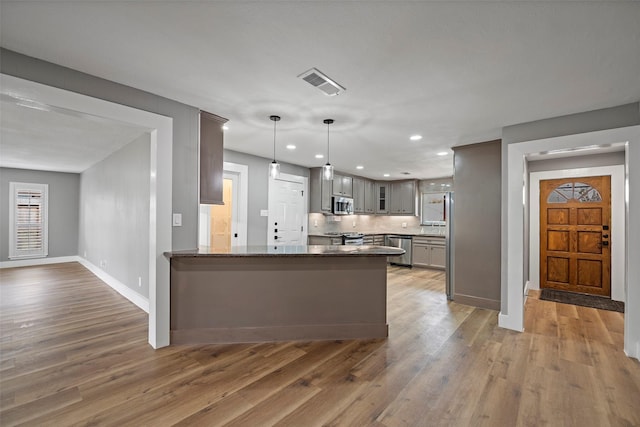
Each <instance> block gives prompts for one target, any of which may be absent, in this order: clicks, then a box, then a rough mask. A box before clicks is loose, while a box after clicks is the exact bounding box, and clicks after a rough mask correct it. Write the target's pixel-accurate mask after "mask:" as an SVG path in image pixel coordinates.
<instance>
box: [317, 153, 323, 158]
mask: <svg viewBox="0 0 640 427" xmlns="http://www.w3.org/2000/svg"><path fill="white" fill-rule="evenodd" d="M322 158H324V155H323V154H316V159H322Z"/></svg>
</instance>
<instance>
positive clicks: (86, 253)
mask: <svg viewBox="0 0 640 427" xmlns="http://www.w3.org/2000/svg"><path fill="white" fill-rule="evenodd" d="M149 158H150V139H149V134H145V135H143V136H141V137H140V138H138V139H136V140H135V141H133V142H131V143H129V144H128V145H126V146H125V147H123V148H121V149H120V150H118V151H116V152H115V153H113V154H111V155H110V156H109V157H107V158H106V159H104V160H102V161H101V162H99V163H97V164H95V165H94V166H92V167H91V168H89V169H87V170H86V171H84V172H83V173H82V174H81V178H80V222H79V224H80V225H79V229H80V232H79V243H78V251H79V253H80V255H81V256H83V257H84V258H86V259H87V260H88V261H90V262H91V263H92V264H93V265H95V266H98V267H100V268H101V269H102V270H104V271H105V272H106V273H108V274H110V275H111V276H113V277H115V278H116V279H118V280H119V281H120V282H121V283H123V284H124V285H126V286H127V287H129V288H131V289H132V290H134V291H135V292H137V293H139V294H141V295H143V296H144V297H146V298H148V297H149V226H150V219H149V218H150V212H149V211H150V201H149V198H150V161H149ZM139 277H140V278H141V282H142V286H138V278H139Z"/></svg>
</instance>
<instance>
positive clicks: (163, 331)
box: [0, 73, 173, 348]
mask: <svg viewBox="0 0 640 427" xmlns="http://www.w3.org/2000/svg"><path fill="white" fill-rule="evenodd" d="M0 81H2V82H11V86H18V85H19V86H20V87H24V88H26V89H27V92H28V93H31V94H33V97H34V99H36V100H38V101H40V102H42V103H44V104H48V105H55V106H57V107H60V108H66V109H68V110H72V111H78V112H82V113H86V114H91V115H94V116H97V117H103V118H107V119H110V120H116V121H120V122H123V123H129V124H132V125H136V126H140V127H143V128H146V129H147V131H148V133H149V139H150V144H149V146H150V150H149V151H150V153H149V162H150V163H149V169H150V170H149V173H150V177H149V206H150V209H149V224H148V227H149V242H148V249H147V250H148V256H149V296H148V298H147V299H146V301H145V298H144V297H142V296H141V297H140V298H137V297H134V294H135V292H129V291H128V290H129V289H130V288H127V287H126V286H124V285H123V286H120V282H119V281H117V280H116V279H113V278H112V276H110V275H108V274H106V273H104V274H103V272H102V270H101V269H99V268H98V267H95V266H93V264H91V263H89V262H88V261H87V260H85V259H84V257H81V256H80V255H78V258H77V259H78V261H79V262H80V263H82V264H83V265H84V266H85V267H87V268H88V269H90V270H91V271H92V272H93V273H95V274H97V275H98V277H99V278H100V279H101V280H102V281H104V282H105V283H106V284H107V285H109V286H111V287H112V288H113V289H115V290H116V291H117V292H118V293H120V294H121V295H122V296H124V297H125V298H127V299H129V300H130V301H131V302H133V303H134V304H136V305H137V306H138V307H140V308H141V309H142V310H145V311H147V312H148V313H149V320H148V325H149V329H148V342H149V344H150V345H151V346H152V347H153V348H160V347H165V346H168V345H169V341H170V337H169V331H170V324H169V323H170V312H169V302H170V292H169V279H170V278H169V267H170V265H169V259H168V258H167V257H165V256H164V253H165V252H169V251H171V250H172V232H173V227H172V224H171V218H172V213H173V211H172V192H173V184H172V180H173V163H172V158H173V118H171V117H166V116H162V115H160V114H157V113H152V112H149V111H145V110H141V109H138V108H134V107H130V106H128V105H122V104H117V103H115V102H111V101H107V100H104V99H101V98H96V97H93V96H89V95H85V94H82V93H77V92H73V91H71V90H67V89H61V88H57V87H53V86H49V85H47V84H44V83H39V82H37V81H33V80H28V79H23V78H19V77H14V76H10V75H8V74H2V73H0ZM78 226H79V225H78ZM94 267H95V268H94ZM145 302H146V303H148V307H147V306H146V305H145V304H144V303H145Z"/></svg>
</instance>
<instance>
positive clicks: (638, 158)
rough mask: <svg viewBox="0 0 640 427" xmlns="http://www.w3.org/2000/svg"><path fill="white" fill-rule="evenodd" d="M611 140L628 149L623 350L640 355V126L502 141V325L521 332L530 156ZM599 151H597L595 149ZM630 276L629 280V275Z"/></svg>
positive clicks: (632, 354) (609, 143) (608, 143)
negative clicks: (635, 236)
mask: <svg viewBox="0 0 640 427" xmlns="http://www.w3.org/2000/svg"><path fill="white" fill-rule="evenodd" d="M611 144H624V147H625V183H626V186H625V212H626V216H625V224H626V227H625V233H626V234H627V239H626V241H627V245H626V246H627V247H626V252H625V279H624V280H625V298H626V304H625V305H626V307H627V309H626V310H625V313H624V351H625V353H626V354H627V355H628V356H631V357H635V358H637V359H638V358H640V281H638V280H637V278H638V277H640V264H639V263H637V262H631V260H637V259H640V239H635V240H634V239H629V236H631V235H638V233H639V232H640V222H639V221H632V220H631V219H632V218H638V217H640V125H634V126H627V127H622V128H616V129H607V130H600V131H594V132H586V133H580V134H573V135H565V136H558V137H552V138H543V139H536V140H529V141H522V142H514V143H511V144H509V143H507V142H506V141H503V142H502V168H501V171H502V202H501V206H502V227H501V303H500V313H499V315H498V325H499V326H500V327H503V328H507V329H512V330H515V331H522V330H523V329H524V302H525V295H524V290H525V280H524V276H525V262H526V260H525V255H524V253H525V240H526V237H528V233H526V234H525V230H526V229H528V227H529V223H528V220H527V218H526V213H527V212H525V209H527V210H528V207H527V206H526V205H527V192H528V180H527V178H528V174H527V155H530V154H537V153H541V152H545V151H546V152H549V151H552V152H553V151H554V150H555V151H557V150H565V151H567V150H573V151H575V150H577V149H589V148H591V147H594V146H595V147H600V146H606V145H611ZM591 152H593V153H595V150H591ZM630 278H631V279H630Z"/></svg>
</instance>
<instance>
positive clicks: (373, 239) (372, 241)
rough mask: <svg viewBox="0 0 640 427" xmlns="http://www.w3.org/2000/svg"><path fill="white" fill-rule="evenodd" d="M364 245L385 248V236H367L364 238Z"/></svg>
mask: <svg viewBox="0 0 640 427" xmlns="http://www.w3.org/2000/svg"><path fill="white" fill-rule="evenodd" d="M362 244H364V245H373V246H384V234H367V235H366V236H364V237H363V238H362Z"/></svg>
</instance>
